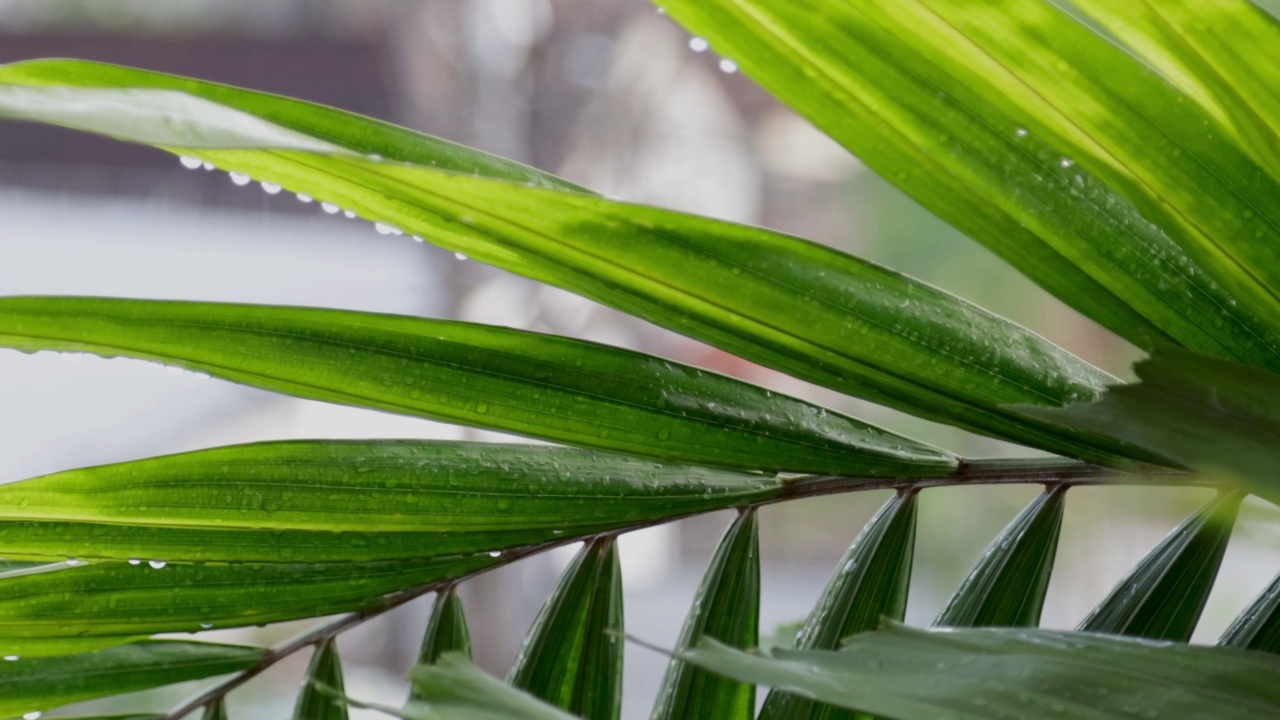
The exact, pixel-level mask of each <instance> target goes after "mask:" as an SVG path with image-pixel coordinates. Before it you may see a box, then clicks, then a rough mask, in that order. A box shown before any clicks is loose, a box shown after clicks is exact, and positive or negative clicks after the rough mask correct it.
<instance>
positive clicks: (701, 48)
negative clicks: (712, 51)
mask: <svg viewBox="0 0 1280 720" xmlns="http://www.w3.org/2000/svg"><path fill="white" fill-rule="evenodd" d="M709 47H711V43H709V42H707V41H706V40H705V39H704V38H700V37H696V38H689V49H690V50H692V51H694V52H699V53H700V52H706V51H707V48H709Z"/></svg>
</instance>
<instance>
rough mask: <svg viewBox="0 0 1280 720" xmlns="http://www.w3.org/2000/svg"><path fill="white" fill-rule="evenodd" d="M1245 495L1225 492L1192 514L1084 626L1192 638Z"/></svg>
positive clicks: (1160, 637)
mask: <svg viewBox="0 0 1280 720" xmlns="http://www.w3.org/2000/svg"><path fill="white" fill-rule="evenodd" d="M1242 499H1243V496H1242V495H1240V494H1239V493H1234V492H1225V493H1222V494H1220V495H1219V496H1218V497H1217V498H1215V499H1213V500H1211V501H1209V502H1208V503H1206V504H1205V505H1204V506H1203V507H1202V508H1200V510H1198V511H1197V512H1196V513H1195V514H1194V515H1192V516H1191V517H1189V518H1187V519H1186V520H1184V521H1183V522H1182V524H1180V525H1179V526H1178V527H1176V528H1174V530H1173V532H1171V533H1169V535H1168V536H1166V537H1165V539H1164V540H1163V541H1161V543H1160V544H1159V545H1158V546H1157V547H1156V548H1155V549H1154V550H1152V551H1151V552H1150V553H1148V554H1147V556H1146V557H1145V558H1143V559H1142V562H1140V563H1138V565H1137V566H1135V567H1134V568H1133V569H1132V570H1130V571H1129V574H1128V575H1126V576H1125V577H1124V579H1122V580H1121V581H1120V582H1119V584H1117V585H1116V587H1115V589H1114V590H1112V591H1111V594H1110V595H1108V596H1107V597H1106V599H1104V600H1103V601H1102V602H1101V603H1099V604H1098V607H1096V608H1094V609H1093V612H1091V613H1089V616H1088V617H1087V618H1085V619H1084V622H1082V623H1080V627H1079V629H1080V630H1083V631H1087V632H1097V633H1109V634H1114V635H1133V636H1137V637H1144V638H1151V639H1153V640H1173V641H1177V642H1188V641H1190V640H1191V634H1192V633H1193V632H1194V631H1195V629H1196V623H1197V622H1199V620H1200V613H1201V612H1202V611H1203V610H1204V604H1205V602H1207V601H1208V599H1209V592H1210V591H1211V590H1212V589H1213V581H1214V579H1215V578H1216V577H1217V576H1218V568H1219V567H1221V565H1222V555H1223V553H1225V552H1226V549H1227V542H1228V541H1229V540H1230V539H1231V530H1232V528H1234V527H1235V521H1236V514H1237V513H1238V512H1239V510H1240V501H1241V500H1242Z"/></svg>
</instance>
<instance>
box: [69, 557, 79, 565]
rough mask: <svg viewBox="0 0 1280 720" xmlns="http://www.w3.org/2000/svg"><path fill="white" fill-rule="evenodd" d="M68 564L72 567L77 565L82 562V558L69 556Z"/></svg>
mask: <svg viewBox="0 0 1280 720" xmlns="http://www.w3.org/2000/svg"><path fill="white" fill-rule="evenodd" d="M67 564H68V565H70V566H72V567H75V566H76V565H79V564H80V560H79V559H78V558H67Z"/></svg>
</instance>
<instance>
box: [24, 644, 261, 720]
mask: <svg viewBox="0 0 1280 720" xmlns="http://www.w3.org/2000/svg"><path fill="white" fill-rule="evenodd" d="M3 642H4V641H0V644H2V643H3ZM264 654H266V651H265V650H262V649H260V648H252V647H242V646H238V645H215V644H212V643H196V642H177V641H169V640H157V641H150V642H141V643H135V644H132V645H122V646H120V647H114V648H110V649H107V650H102V651H99V652H91V653H82V654H78V655H63V656H59V657H18V658H17V659H15V660H10V659H9V658H10V657H13V655H6V657H5V659H4V660H3V661H0V688H2V689H3V692H0V717H8V716H10V715H21V714H24V713H29V712H32V711H44V710H50V709H52V708H55V707H58V706H60V705H68V704H70V703H73V702H79V701H81V700H89V699H91V698H99V697H107V696H110V695H120V694H123V693H127V692H134V691H137V690H146V689H148V688H156V687H162V686H164V685H172V684H175V683H180V682H187V681H190V680H201V679H203V678H208V677H214V676H216V675H225V674H227V673H232V672H236V671H238V670H245V669H247V668H250V667H253V666H254V665H256V664H257V663H258V661H259V660H261V659H262V656H263V655H264Z"/></svg>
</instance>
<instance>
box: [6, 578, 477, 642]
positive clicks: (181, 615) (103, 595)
mask: <svg viewBox="0 0 1280 720" xmlns="http://www.w3.org/2000/svg"><path fill="white" fill-rule="evenodd" d="M498 562H501V560H500V559H499V558H493V557H490V556H489V555H488V554H483V555H479V556H471V557H464V558H456V557H446V558H432V559H422V560H395V561H387V562H376V563H372V562H371V563H327V564H320V563H208V564H204V565H179V564H163V563H159V562H158V561H157V563H154V564H153V563H151V562H148V561H146V560H143V561H141V562H139V563H138V564H137V565H132V564H130V563H128V562H104V563H95V564H92V565H80V566H76V567H66V568H65V569H62V570H58V571H56V572H48V573H41V574H37V575H25V576H21V577H17V578H11V579H4V580H0V645H2V647H0V655H9V654H13V655H21V656H23V657H26V656H37V655H62V654H67V653H71V652H80V651H84V650H89V649H97V648H103V647H109V646H112V645H119V644H121V643H125V642H129V641H130V640H132V639H137V638H139V637H142V636H147V635H152V634H155V633H167V632H199V631H201V630H208V629H213V628H225V627H244V626H247V625H261V624H266V623H273V622H281V621H284V620H296V619H299V618H308V617H319V616H323V615H332V614H335V613H341V612H348V611H353V610H360V609H365V608H370V607H377V606H379V605H382V604H384V603H386V602H387V600H388V597H389V596H392V595H393V594H395V593H398V592H401V591H404V590H407V589H410V588H414V587H418V586H422V585H428V584H430V583H433V582H441V583H443V582H447V581H449V580H456V579H457V578H460V577H462V576H464V575H466V574H468V573H472V572H475V571H477V570H480V569H482V568H485V567H489V566H492V565H494V564H496V563H498ZM155 564H160V565H161V566H160V567H159V568H157V567H155V566H154V565H155Z"/></svg>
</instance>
